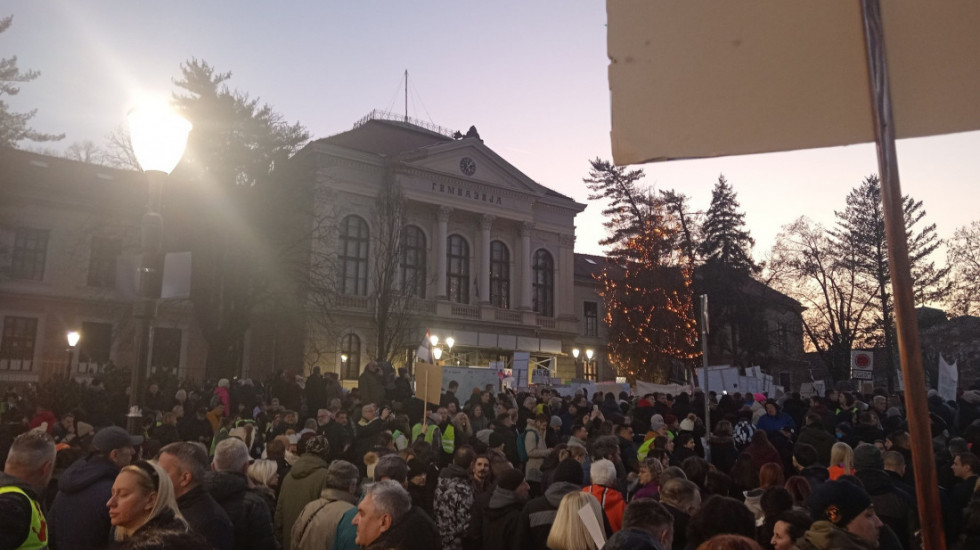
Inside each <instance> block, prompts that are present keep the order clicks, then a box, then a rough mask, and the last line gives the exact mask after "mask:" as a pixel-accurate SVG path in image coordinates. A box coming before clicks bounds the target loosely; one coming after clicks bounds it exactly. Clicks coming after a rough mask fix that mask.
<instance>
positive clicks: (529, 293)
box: [290, 113, 594, 380]
mask: <svg viewBox="0 0 980 550" xmlns="http://www.w3.org/2000/svg"><path fill="white" fill-rule="evenodd" d="M290 162H291V163H292V164H293V166H292V177H293V178H296V179H298V180H300V181H309V182H310V183H311V185H312V186H313V192H312V196H313V197H314V199H313V200H314V204H315V208H314V214H313V218H314V220H312V223H313V224H319V225H323V226H325V227H328V228H331V231H325V232H324V233H323V237H322V238H319V239H317V240H316V241H315V243H314V245H313V247H314V249H315V250H314V251H313V254H315V255H319V256H320V257H322V258H332V259H333V262H335V263H331V262H329V261H327V262H323V261H311V264H312V265H326V271H327V273H326V274H325V276H324V277H323V278H324V279H329V278H330V277H331V276H334V277H335V279H334V280H333V281H332V283H331V286H330V288H329V289H328V290H327V293H328V294H333V295H334V296H333V299H331V300H327V303H328V305H327V306H326V307H327V308H329V309H330V310H331V311H329V312H318V311H308V313H309V314H310V316H311V319H313V318H317V316H318V313H326V315H325V317H327V318H328V320H327V321H325V322H322V323H315V322H314V321H312V320H311V321H310V322H311V323H314V324H317V327H316V329H315V330H313V331H312V332H311V333H312V336H311V338H309V339H308V340H307V343H306V346H307V349H306V358H307V359H306V361H307V363H308V364H307V366H311V365H312V364H313V363H317V364H321V365H327V366H330V367H333V368H335V369H336V371H337V372H339V373H340V375H341V378H342V379H344V380H353V379H354V378H356V376H357V374H358V373H359V371H360V368H361V367H363V365H364V364H365V363H366V362H367V361H368V360H369V359H370V358H372V357H375V356H376V355H378V347H379V344H378V329H377V324H378V323H377V320H376V319H375V317H376V312H375V308H376V304H377V302H378V300H379V295H384V294H385V293H391V292H392V291H393V292H394V293H395V294H396V295H397V297H398V299H399V300H400V302H399V308H398V310H397V311H396V312H395V313H393V314H392V316H394V317H398V319H397V321H398V322H399V323H403V324H406V325H408V326H406V327H405V330H403V331H402V332H401V333H399V334H397V335H396V336H394V339H395V340H396V341H395V342H393V344H392V345H393V347H395V348H398V349H399V352H398V353H396V354H393V355H392V357H393V359H394V361H393V362H394V363H396V364H397V363H401V362H410V361H411V357H412V353H413V352H414V350H415V349H416V348H417V347H418V345H419V343H420V342H421V340H422V339H423V337H424V335H425V334H426V333H427V332H428V333H429V334H434V335H437V336H439V337H440V338H442V339H443V342H445V339H446V338H447V337H450V336H451V337H452V338H453V340H454V345H453V347H452V349H451V350H450V349H448V347H447V349H446V352H447V355H446V357H444V360H446V361H447V362H448V363H449V364H455V363H459V364H461V365H484V366H485V365H488V364H490V363H491V362H504V363H506V364H510V363H512V362H513V361H514V359H515V356H516V357H517V362H518V365H520V364H521V360H522V358H523V357H525V356H526V357H527V360H528V361H529V362H530V364H531V369H533V368H534V366H538V367H539V368H548V369H549V370H550V372H551V375H552V376H554V377H561V378H566V379H567V378H573V377H579V376H582V375H583V374H584V372H585V371H584V365H582V364H578V363H576V362H575V361H574V358H573V356H572V354H571V350H572V349H573V348H575V347H576V346H578V345H579V343H578V338H579V336H580V333H581V316H582V314H583V305H582V304H581V303H579V302H578V301H577V300H576V292H575V290H574V285H575V278H574V274H575V254H574V244H575V224H574V221H575V216H576V214H578V213H579V212H581V211H582V210H584V209H585V205H583V204H580V203H577V202H575V201H574V200H572V199H571V198H569V197H567V196H565V195H562V194H560V193H558V192H556V191H554V190H552V189H549V188H547V187H545V186H543V185H541V184H539V183H537V182H535V181H533V180H532V179H531V178H529V177H528V176H526V175H525V174H523V173H522V172H521V171H520V170H519V169H518V168H516V167H515V166H513V165H512V164H510V163H509V162H507V161H506V160H505V159H503V158H502V157H501V156H500V155H498V154H497V153H495V152H494V151H493V150H491V149H490V148H489V147H487V146H486V145H485V144H484V142H483V141H482V140H481V139H480V137H479V135H478V134H477V133H476V131H475V129H471V131H470V132H469V133H468V134H467V135H466V136H462V135H460V134H458V133H456V134H455V135H453V134H452V133H450V132H448V131H445V130H443V129H441V128H438V127H434V126H431V125H423V124H422V123H419V122H417V121H410V122H406V121H405V120H393V119H391V117H389V116H387V115H384V114H381V113H372V114H371V115H369V116H368V117H365V118H364V119H363V120H361V121H360V122H358V123H357V124H356V125H355V127H354V128H353V129H351V130H349V131H346V132H343V133H340V134H337V135H334V136H330V137H327V138H323V139H320V140H317V141H314V142H312V143H310V144H309V145H307V146H306V147H305V148H304V149H303V150H302V151H300V152H299V153H297V154H296V155H295V156H294V157H293V158H292V159H291V161H290ZM390 186H394V187H395V188H396V189H397V191H396V192H397V193H398V194H399V197H398V199H397V200H398V203H399V205H400V206H399V210H398V213H397V217H398V218H399V222H398V227H397V229H396V230H394V231H393V230H392V228H391V227H390V224H391V223H392V221H393V220H392V219H391V218H392V217H393V214H392V211H391V210H390V209H389V210H386V209H385V206H383V205H380V204H379V202H378V201H379V199H378V197H379V195H383V194H385V193H388V192H389V191H388V190H389V189H390ZM323 220H327V222H326V223H324V222H323ZM392 239H398V243H397V244H396V243H391V242H386V240H392ZM387 270H394V272H395V274H394V275H393V279H383V278H382V277H381V276H380V275H379V272H383V271H387ZM318 279H319V278H318ZM392 281H393V282H392ZM406 297H407V298H410V299H406ZM593 301H594V299H593ZM314 304H316V305H314ZM309 307H312V308H316V307H321V308H322V307H324V306H323V305H322V304H321V303H320V302H319V301H316V300H311V301H310V306H309ZM582 345H583V346H584V344H582ZM522 352H523V353H522Z"/></svg>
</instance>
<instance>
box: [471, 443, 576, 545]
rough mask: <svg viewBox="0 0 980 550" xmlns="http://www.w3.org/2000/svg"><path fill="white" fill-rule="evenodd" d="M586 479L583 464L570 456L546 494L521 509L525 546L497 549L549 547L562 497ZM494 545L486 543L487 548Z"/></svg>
mask: <svg viewBox="0 0 980 550" xmlns="http://www.w3.org/2000/svg"><path fill="white" fill-rule="evenodd" d="M584 478H585V474H584V470H583V469H582V463H581V462H579V461H577V460H575V459H574V458H566V459H565V460H562V461H561V462H560V463H559V464H558V468H556V469H555V475H554V479H553V481H552V482H551V485H548V488H547V489H546V490H545V492H544V495H542V496H539V497H536V498H532V499H531V500H529V501H528V502H527V505H526V506H525V507H524V510H523V511H522V512H521V518H520V521H521V532H522V533H524V534H525V535H526V537H527V538H526V539H524V540H523V541H522V542H523V544H522V545H521V546H513V545H511V546H506V547H502V546H498V547H497V548H517V547H520V548H547V547H548V534H549V533H550V531H551V525H552V523H554V521H555V517H556V516H557V515H558V507H559V506H560V505H561V499H562V498H564V496H565V495H567V494H568V493H570V492H572V491H576V492H577V491H581V490H582V481H583V479H584ZM488 548H490V547H488V546H486V545H484V550H486V549H488Z"/></svg>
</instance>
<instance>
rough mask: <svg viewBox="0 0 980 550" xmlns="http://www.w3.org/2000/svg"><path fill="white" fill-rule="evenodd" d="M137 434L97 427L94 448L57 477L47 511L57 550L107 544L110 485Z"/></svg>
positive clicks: (130, 456) (136, 441)
mask: <svg viewBox="0 0 980 550" xmlns="http://www.w3.org/2000/svg"><path fill="white" fill-rule="evenodd" d="M142 442H143V438H142V437H140V436H133V435H129V433H128V432H127V431H126V430H124V429H122V428H120V427H117V426H109V427H108V428H102V429H101V430H99V431H98V432H97V433H96V434H95V437H94V438H93V439H92V448H93V449H94V451H93V452H92V454H90V455H89V456H88V457H87V458H84V459H82V460H79V461H77V462H75V463H74V464H72V465H71V466H69V467H68V469H67V470H65V471H64V472H63V473H62V474H61V476H60V477H59V478H58V494H57V496H55V497H54V504H53V505H52V506H51V510H50V511H49V512H48V532H49V534H50V537H51V541H52V545H53V546H54V547H56V548H58V550H73V549H79V550H82V549H91V548H102V547H103V546H105V545H107V544H108V543H109V530H110V529H111V528H112V525H111V524H110V522H109V508H107V507H106V502H108V501H109V497H111V496H112V484H113V482H115V480H116V475H118V474H119V470H121V469H122V468H123V466H127V465H128V464H130V463H131V462H132V461H133V456H134V455H135V454H136V449H135V446H136V445H139V444H140V443H142Z"/></svg>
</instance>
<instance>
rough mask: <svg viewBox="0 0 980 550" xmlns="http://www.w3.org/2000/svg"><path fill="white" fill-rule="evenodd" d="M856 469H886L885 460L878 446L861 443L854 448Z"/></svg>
mask: <svg viewBox="0 0 980 550" xmlns="http://www.w3.org/2000/svg"><path fill="white" fill-rule="evenodd" d="M854 469H855V470H858V471H861V470H869V469H875V470H884V469H885V461H884V459H882V457H881V451H879V450H878V447H875V446H874V445H872V444H870V443H861V444H859V445H858V446H857V447H855V448H854Z"/></svg>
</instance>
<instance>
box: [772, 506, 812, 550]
mask: <svg viewBox="0 0 980 550" xmlns="http://www.w3.org/2000/svg"><path fill="white" fill-rule="evenodd" d="M812 524H813V521H812V520H811V519H810V514H809V513H807V512H805V511H802V510H790V511H788V512H783V513H781V514H779V515H778V516H776V522H775V523H774V524H773V528H772V538H771V539H769V544H770V545H771V546H772V548H773V549H774V550H793V548H794V545H795V544H796V541H797V540H798V539H799V538H800V537H802V536H803V534H804V533H806V531H807V529H809V528H810V525H812Z"/></svg>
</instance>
